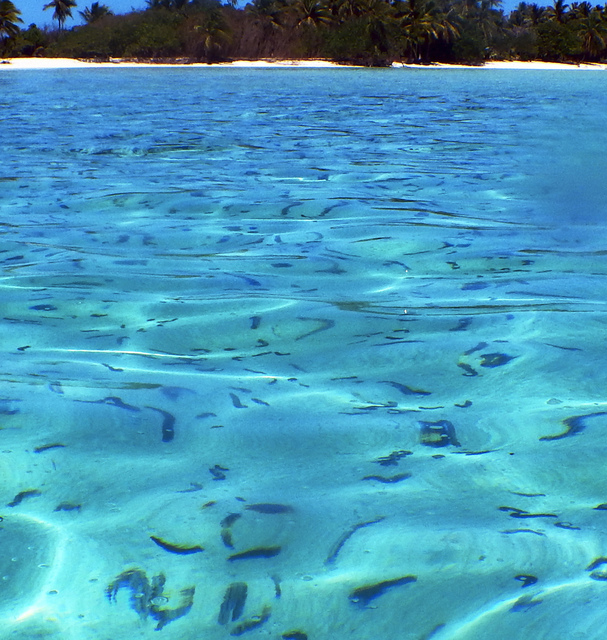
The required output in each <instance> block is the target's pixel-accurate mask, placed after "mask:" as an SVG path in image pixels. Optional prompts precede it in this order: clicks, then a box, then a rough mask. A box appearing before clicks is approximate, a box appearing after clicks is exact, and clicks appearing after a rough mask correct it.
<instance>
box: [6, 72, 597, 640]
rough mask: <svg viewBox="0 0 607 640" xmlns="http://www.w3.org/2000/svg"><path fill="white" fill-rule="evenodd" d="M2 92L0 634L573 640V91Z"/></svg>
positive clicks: (579, 435) (576, 149)
mask: <svg viewBox="0 0 607 640" xmlns="http://www.w3.org/2000/svg"><path fill="white" fill-rule="evenodd" d="M0 95H1V96H2V97H1V98H0V103H1V105H2V114H3V117H2V120H3V121H2V128H1V130H0V151H1V153H2V175H3V177H2V182H1V185H0V187H1V189H2V192H1V193H2V197H1V210H0V211H1V220H0V222H1V224H2V239H1V247H0V250H1V252H2V253H0V261H1V264H2V282H1V286H2V305H1V308H2V313H1V314H0V316H1V317H2V320H1V322H2V335H3V344H4V358H3V362H2V366H1V368H0V380H1V383H0V384H1V388H0V412H1V422H0V425H1V427H2V428H1V430H0V439H1V447H0V451H1V457H0V473H1V477H2V484H1V486H2V500H3V502H2V503H1V504H3V505H4V507H3V508H2V510H0V515H1V516H2V518H3V520H2V522H1V523H0V526H1V528H0V540H1V542H2V545H1V548H2V556H1V557H0V574H1V580H2V581H1V582H0V594H1V597H0V618H1V620H2V624H1V625H0V628H1V631H0V637H2V638H19V639H23V640H25V639H29V638H34V637H45V638H46V637H47V638H57V639H59V638H60V639H62V640H63V639H69V640H80V639H82V640H93V639H95V640H96V639H103V640H110V639H111V640H119V639H120V640H121V639H123V638H124V639H127V638H128V639H131V638H148V637H161V638H163V637H164V638H167V639H171V638H179V639H182V638H188V639H189V638H192V639H194V638H203V637H204V638H208V639H217V640H220V639H221V638H229V637H233V636H239V635H243V636H244V637H246V638H252V639H254V638H277V639H278V638H281V637H283V638H295V639H297V640H303V639H304V638H305V637H307V638H309V639H310V640H329V639H334V638H355V639H356V640H376V639H377V638H382V639H383V640H422V639H423V638H430V637H432V638H433V639H435V640H445V639H456V638H457V639H462V640H471V639H473V638H474V639H476V638H482V639H486V638H492V639H494V640H500V639H502V638H504V639H506V638H508V639H510V638H525V639H526V638H534V639H536V638H546V639H550V640H554V639H557V638H563V639H565V638H566V639H567V640H569V639H571V638H577V637H579V638H585V639H589V638H602V637H603V634H604V629H605V625H606V624H607V607H606V605H607V582H606V581H605V580H606V578H607V564H606V563H607V521H606V519H607V505H606V503H607V477H606V476H605V474H604V456H605V445H606V444H607V440H606V436H605V429H606V427H607V413H606V412H607V409H606V408H605V406H606V404H605V401H604V385H605V376H604V371H603V370H604V362H605V355H606V353H605V351H606V347H605V324H606V323H607V317H606V315H605V300H606V299H607V295H606V294H607V291H606V285H605V282H606V280H605V275H606V273H605V272H606V270H607V265H606V262H605V248H604V239H605V222H604V211H605V202H607V184H606V183H605V181H604V175H605V169H606V168H607V167H606V166H605V165H606V161H605V155H604V151H603V144H602V142H603V138H604V105H605V100H604V88H603V86H602V74H601V73H600V72H598V71H597V72H589V73H574V72H568V71H555V72H553V71H511V70H510V71H509V70H503V71H497V70H491V71H483V70H477V69H471V70H461V71H460V70H451V69H450V70H441V71H439V70H401V69H393V70H361V69H328V70H326V69H323V70H319V69H278V70H268V69H249V70H246V69H188V68H184V69H108V70H105V69H94V70H79V69H70V70H57V71H49V70H45V71H22V72H11V73H5V74H3V75H0ZM243 584H246V590H245V588H244V587H243ZM156 629H158V630H156Z"/></svg>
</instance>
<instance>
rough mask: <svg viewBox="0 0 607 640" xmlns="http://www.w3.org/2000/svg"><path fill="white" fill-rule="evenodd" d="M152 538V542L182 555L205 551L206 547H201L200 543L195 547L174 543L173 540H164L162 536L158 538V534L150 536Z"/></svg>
mask: <svg viewBox="0 0 607 640" xmlns="http://www.w3.org/2000/svg"><path fill="white" fill-rule="evenodd" d="M150 540H151V541H152V542H155V543H156V544H157V545H158V546H159V547H160V548H161V549H164V550H165V551H168V552H169V553H176V554H178V555H181V556H187V555H191V554H192V553H200V552H201V551H204V549H203V548H202V547H199V546H198V545H196V546H193V547H186V546H184V545H181V544H172V543H171V542H167V541H166V540H163V539H162V538H158V537H156V536H150Z"/></svg>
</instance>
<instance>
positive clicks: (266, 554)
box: [228, 546, 281, 562]
mask: <svg viewBox="0 0 607 640" xmlns="http://www.w3.org/2000/svg"><path fill="white" fill-rule="evenodd" d="M280 552H281V547H278V546H275V547H253V548H252V549H247V550H246V551H241V552H240V553H233V554H232V555H231V556H228V560H229V561H230V562H233V561H234V560H249V559H253V558H273V557H274V556H277V555H278V554H279V553H280Z"/></svg>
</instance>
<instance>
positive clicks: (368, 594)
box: [348, 576, 417, 609]
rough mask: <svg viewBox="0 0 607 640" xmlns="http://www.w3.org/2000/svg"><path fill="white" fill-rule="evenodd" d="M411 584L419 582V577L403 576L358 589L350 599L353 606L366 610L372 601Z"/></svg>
mask: <svg viewBox="0 0 607 640" xmlns="http://www.w3.org/2000/svg"><path fill="white" fill-rule="evenodd" d="M410 582H417V576H403V577H402V578H394V579H393V580H383V581H382V582H376V583H375V584H369V585H365V586H363V587H358V589H354V591H352V593H351V594H350V595H349V596H348V597H349V599H350V602H351V603H352V604H354V605H356V606H357V607H361V608H362V609H364V608H365V607H367V606H368V604H369V603H370V602H371V601H372V600H375V598H379V596H381V595H383V594H384V593H385V592H386V591H387V590H388V589H391V588H393V587H398V586H400V585H403V584H409V583H410Z"/></svg>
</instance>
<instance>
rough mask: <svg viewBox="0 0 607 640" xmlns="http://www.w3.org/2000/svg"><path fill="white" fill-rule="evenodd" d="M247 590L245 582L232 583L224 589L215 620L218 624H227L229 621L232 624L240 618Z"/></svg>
mask: <svg viewBox="0 0 607 640" xmlns="http://www.w3.org/2000/svg"><path fill="white" fill-rule="evenodd" d="M247 589H248V587H247V583H246V582H233V583H232V584H231V585H230V586H229V587H228V588H227V589H226V592H225V595H224V596H223V602H222V603H221V607H220V609H219V616H218V618H217V622H218V623H219V624H227V623H228V622H229V621H230V620H232V622H233V621H235V620H238V618H240V616H241V615H242V612H243V611H244V605H245V602H246V599H247Z"/></svg>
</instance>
